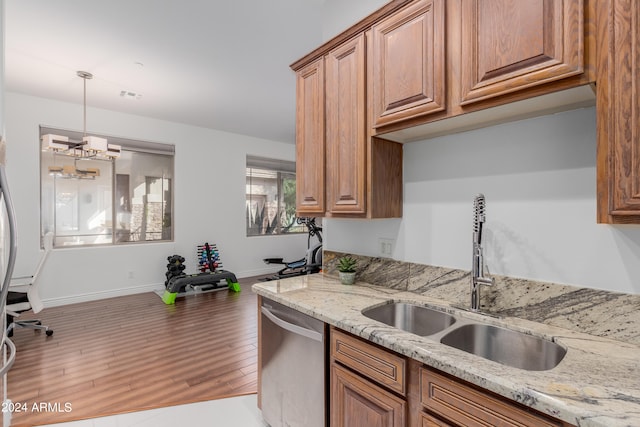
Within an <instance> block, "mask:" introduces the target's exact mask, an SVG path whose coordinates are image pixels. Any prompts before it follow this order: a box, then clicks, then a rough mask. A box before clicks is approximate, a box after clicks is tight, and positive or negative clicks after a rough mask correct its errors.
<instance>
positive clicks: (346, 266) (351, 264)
mask: <svg viewBox="0 0 640 427" xmlns="http://www.w3.org/2000/svg"><path fill="white" fill-rule="evenodd" d="M357 263H358V262H357V261H356V260H355V259H353V258H351V257H350V256H349V255H345V256H343V257H342V258H340V259H339V260H338V271H340V272H342V273H355V271H356V264H357Z"/></svg>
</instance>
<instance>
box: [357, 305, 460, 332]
mask: <svg viewBox="0 0 640 427" xmlns="http://www.w3.org/2000/svg"><path fill="white" fill-rule="evenodd" d="M362 314H363V315H364V316H366V317H368V318H370V319H373V320H377V321H378V322H382V323H384V324H387V325H389V326H393V327H395V328H398V329H402V330H403V331H407V332H411V333H412V334H416V335H420V336H423V337H424V336H428V335H433V334H435V333H437V332H440V331H442V330H444V329H446V328H448V327H449V326H451V325H453V324H454V323H455V321H456V319H455V318H454V317H453V316H451V315H449V314H447V313H443V312H441V311H438V310H433V309H430V308H427V307H423V306H421V305H415V304H408V303H404V302H394V303H391V304H386V305H380V306H378V307H373V308H368V309H365V310H363V311H362Z"/></svg>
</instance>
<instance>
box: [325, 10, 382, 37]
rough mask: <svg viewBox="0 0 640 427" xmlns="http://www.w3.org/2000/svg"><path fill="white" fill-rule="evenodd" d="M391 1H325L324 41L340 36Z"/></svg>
mask: <svg viewBox="0 0 640 427" xmlns="http://www.w3.org/2000/svg"><path fill="white" fill-rule="evenodd" d="M388 1H389V0H349V1H345V0H325V2H324V5H323V7H322V13H323V17H322V39H323V40H324V41H327V40H329V39H331V38H332V37H334V36H336V35H338V34H340V33H341V32H343V31H344V30H346V29H347V28H349V27H350V26H352V25H353V24H355V23H356V22H358V21H359V20H361V19H362V18H364V17H366V16H367V15H369V14H370V13H372V12H373V11H375V10H376V9H378V8H381V7H382V6H384V5H385V4H386V3H388Z"/></svg>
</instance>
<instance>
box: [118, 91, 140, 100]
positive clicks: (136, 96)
mask: <svg viewBox="0 0 640 427" xmlns="http://www.w3.org/2000/svg"><path fill="white" fill-rule="evenodd" d="M120 97H122V98H125V99H140V98H142V95H141V94H139V93H135V92H131V91H129V90H121V91H120Z"/></svg>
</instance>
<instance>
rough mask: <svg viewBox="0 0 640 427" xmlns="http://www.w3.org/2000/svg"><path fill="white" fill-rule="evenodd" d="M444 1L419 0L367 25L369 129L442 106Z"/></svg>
mask: <svg viewBox="0 0 640 427" xmlns="http://www.w3.org/2000/svg"><path fill="white" fill-rule="evenodd" d="M444 22H445V14H444V1H443V0H431V1H427V0H419V1H415V2H414V3H413V4H411V5H410V6H408V7H405V8H403V9H401V10H400V11H399V12H398V13H396V14H394V15H391V16H390V17H389V18H387V19H384V20H382V21H380V22H379V23H377V24H376V25H374V26H373V27H372V38H373V47H372V55H373V58H372V65H373V70H372V73H371V76H372V77H371V78H372V79H373V84H372V91H373V94H372V97H373V100H372V107H373V110H374V118H373V127H374V128H377V127H380V126H384V125H387V124H390V123H395V122H398V121H401V120H406V119H409V118H413V117H418V116H423V115H426V114H429V113H433V112H436V111H442V110H444V109H445V77H444V76H445V72H444V68H445V54H444V52H445V43H444V39H445V35H444V34H445V28H444V27H445V25H444Z"/></svg>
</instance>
